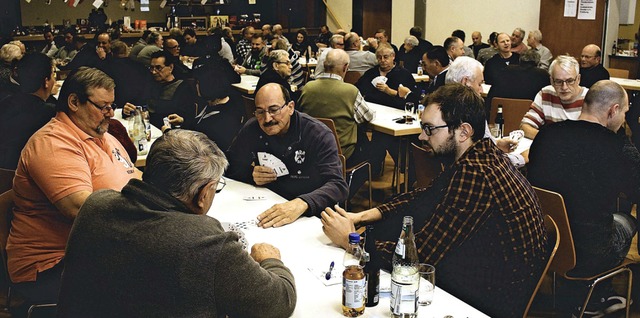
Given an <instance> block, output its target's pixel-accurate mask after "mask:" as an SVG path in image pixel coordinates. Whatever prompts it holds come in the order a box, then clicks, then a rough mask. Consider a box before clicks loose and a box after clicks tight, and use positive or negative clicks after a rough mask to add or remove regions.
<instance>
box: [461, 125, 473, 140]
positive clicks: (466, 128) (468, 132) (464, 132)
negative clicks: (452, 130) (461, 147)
mask: <svg viewBox="0 0 640 318" xmlns="http://www.w3.org/2000/svg"><path fill="white" fill-rule="evenodd" d="M458 132H459V135H458V141H460V142H465V141H467V140H469V139H471V137H473V127H471V124H469V123H462V124H461V125H460V127H458Z"/></svg>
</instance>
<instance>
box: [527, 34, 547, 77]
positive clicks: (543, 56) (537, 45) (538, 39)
mask: <svg viewBox="0 0 640 318" xmlns="http://www.w3.org/2000/svg"><path fill="white" fill-rule="evenodd" d="M527 44H528V45H529V46H530V47H531V49H532V50H536V51H537V52H538V54H540V63H539V64H538V67H539V68H541V69H543V70H548V69H549V64H551V60H552V59H553V54H551V51H549V49H548V48H547V47H546V46H544V45H542V32H540V30H533V31H531V32H529V37H527ZM522 53H524V52H522Z"/></svg>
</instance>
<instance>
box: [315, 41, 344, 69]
mask: <svg viewBox="0 0 640 318" xmlns="http://www.w3.org/2000/svg"><path fill="white" fill-rule="evenodd" d="M332 49H342V50H344V36H343V35H340V34H334V35H332V36H331V38H329V47H328V48H324V49H322V53H320V55H319V56H318V65H317V66H316V69H315V71H314V73H313V76H314V77H315V76H318V74H322V73H323V72H324V60H325V59H326V58H327V53H329V51H331V50H332ZM319 52H320V51H319Z"/></svg>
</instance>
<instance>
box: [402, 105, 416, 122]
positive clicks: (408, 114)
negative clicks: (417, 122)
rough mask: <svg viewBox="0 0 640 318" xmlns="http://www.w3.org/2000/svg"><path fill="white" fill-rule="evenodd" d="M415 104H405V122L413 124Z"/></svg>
mask: <svg viewBox="0 0 640 318" xmlns="http://www.w3.org/2000/svg"><path fill="white" fill-rule="evenodd" d="M414 107H415V105H414V104H413V103H412V102H407V103H405V104H404V117H405V119H406V120H405V124H408V125H411V124H412V123H413V109H414Z"/></svg>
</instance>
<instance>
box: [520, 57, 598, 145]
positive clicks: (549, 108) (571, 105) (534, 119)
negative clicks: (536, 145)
mask: <svg viewBox="0 0 640 318" xmlns="http://www.w3.org/2000/svg"><path fill="white" fill-rule="evenodd" d="M579 68H580V65H579V64H578V61H576V59H575V58H573V57H571V56H568V55H559V56H558V57H557V58H556V59H555V60H553V62H552V63H551V66H550V67H549V74H550V75H551V77H550V80H551V85H549V86H545V87H544V88H542V90H541V91H540V92H539V93H538V94H537V95H536V97H535V99H534V100H533V103H532V104H531V108H530V109H529V111H528V112H527V113H526V114H525V115H524V118H522V123H521V124H520V128H521V129H522V130H524V135H525V137H527V138H529V139H533V138H535V137H536V135H537V134H538V130H539V129H540V127H542V126H544V125H545V124H549V123H555V122H559V121H564V120H567V119H571V120H576V119H578V116H580V112H581V111H582V103H583V101H584V96H585V95H587V91H588V90H589V89H588V88H585V87H582V86H580V69H579Z"/></svg>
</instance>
